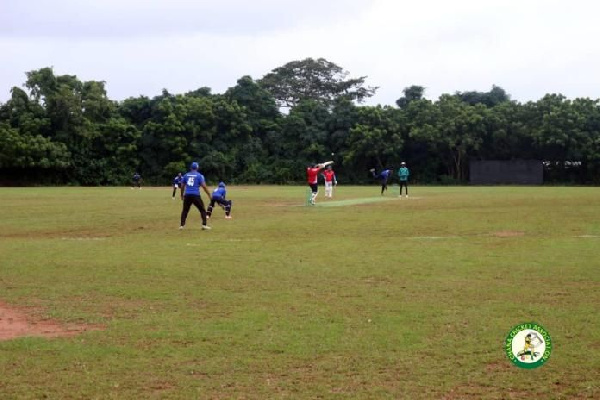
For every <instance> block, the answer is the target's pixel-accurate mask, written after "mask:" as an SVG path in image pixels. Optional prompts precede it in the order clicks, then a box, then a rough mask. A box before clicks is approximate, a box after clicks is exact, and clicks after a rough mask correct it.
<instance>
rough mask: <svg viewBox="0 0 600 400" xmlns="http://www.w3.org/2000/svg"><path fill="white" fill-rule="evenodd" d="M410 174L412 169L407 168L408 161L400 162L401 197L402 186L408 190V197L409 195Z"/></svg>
mask: <svg viewBox="0 0 600 400" xmlns="http://www.w3.org/2000/svg"><path fill="white" fill-rule="evenodd" d="M409 176H410V171H409V170H408V168H406V163H405V162H404V161H402V162H401V163H400V168H399V169H398V179H399V180H400V197H402V187H403V186H404V189H405V190H406V197H408V177H409Z"/></svg>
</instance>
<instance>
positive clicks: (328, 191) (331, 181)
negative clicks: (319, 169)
mask: <svg viewBox="0 0 600 400" xmlns="http://www.w3.org/2000/svg"><path fill="white" fill-rule="evenodd" d="M323 177H324V178H325V197H328V198H330V199H331V198H333V187H334V186H337V178H336V176H335V172H333V169H332V168H331V165H328V166H327V167H326V168H325V171H323Z"/></svg>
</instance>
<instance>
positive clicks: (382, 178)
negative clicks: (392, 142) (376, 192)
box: [370, 168, 392, 196]
mask: <svg viewBox="0 0 600 400" xmlns="http://www.w3.org/2000/svg"><path fill="white" fill-rule="evenodd" d="M370 171H371V174H373V178H375V179H378V180H379V182H380V183H381V195H382V196H383V192H385V191H386V190H387V182H388V179H389V178H390V176H392V170H391V169H384V170H383V171H381V172H380V173H379V174H377V173H375V168H371V169H370Z"/></svg>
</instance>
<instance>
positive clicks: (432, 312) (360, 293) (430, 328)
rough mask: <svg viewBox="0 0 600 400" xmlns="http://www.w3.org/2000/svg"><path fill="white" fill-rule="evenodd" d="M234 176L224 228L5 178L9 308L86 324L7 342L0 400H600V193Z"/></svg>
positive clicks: (85, 192) (3, 249)
mask: <svg viewBox="0 0 600 400" xmlns="http://www.w3.org/2000/svg"><path fill="white" fill-rule="evenodd" d="M228 189H229V195H230V196H229V197H230V198H231V199H232V200H233V202H234V203H233V212H232V215H233V219H232V220H225V219H224V213H223V212H222V210H221V209H219V208H217V209H216V210H215V212H214V214H213V219H212V220H211V221H210V224H211V225H212V227H213V230H212V231H201V229H200V220H199V215H198V212H197V211H196V210H194V209H192V211H191V212H190V216H189V218H188V224H187V226H186V229H185V230H183V231H179V230H178V227H179V213H180V211H181V202H180V201H179V200H178V199H177V200H172V199H171V196H170V194H171V189H169V188H144V189H143V190H131V189H129V188H23V189H16V188H15V189H13V188H3V189H0V255H1V256H0V304H1V305H4V306H5V307H11V310H13V311H14V310H18V311H19V312H22V313H23V314H24V315H26V316H27V318H28V320H29V323H30V324H42V323H43V322H42V321H46V322H48V321H53V322H54V323H56V324H57V325H59V326H62V327H65V329H68V327H69V326H77V327H82V326H89V327H91V329H89V330H84V329H80V331H81V332H79V331H78V332H77V333H78V334H77V335H67V336H61V337H55V338H47V337H38V336H28V337H20V338H13V339H12V340H6V341H0V398H7V399H39V398H51V399H84V398H85V399H94V398H98V399H104V398H108V399H110V398H114V399H117V398H118V399H129V398H131V399H142V398H144V399H153V398H154V399H170V398H172V399H190V398H214V399H217V398H223V399H225V398H248V399H267V398H320V399H375V398H377V399H379V398H389V399H398V398H405V399H511V398H515V399H517V398H518V399H525V398H538V399H571V398H573V399H585V398H589V399H592V398H600V314H599V310H600V307H599V304H600V189H598V188H550V187H536V188H533V187H491V188H476V187H467V188H464V187H463V188H461V187H452V188H434V187H426V188H419V187H413V188H411V197H412V196H415V197H417V198H418V199H411V198H409V199H405V198H402V199H398V198H397V196H396V194H395V192H393V191H390V192H388V194H387V195H386V196H384V197H383V198H382V197H380V196H379V188H378V187H375V186H373V187H344V186H338V187H337V188H336V191H335V194H334V196H335V198H334V199H333V200H325V199H323V197H322V196H319V199H318V203H317V206H316V207H300V206H299V205H300V204H303V202H304V197H305V190H306V188H304V187H272V186H266V187H264V186H254V187H236V186H231V187H229V188H228ZM0 314H1V313H0ZM1 318H2V315H0V323H2V322H4V323H6V322H7V321H4V320H2V319H1ZM529 321H535V322H538V323H540V324H542V325H543V326H544V327H545V328H546V329H547V330H548V332H549V333H550V335H551V336H552V340H553V351H552V355H551V357H550V359H549V361H548V362H547V363H546V365H544V366H542V367H540V368H538V369H535V370H526V369H520V368H517V367H515V366H513V365H512V364H511V363H510V361H509V360H508V359H507V357H506V356H505V353H504V341H505V338H506V336H507V334H508V332H509V330H510V329H511V328H512V327H513V326H515V325H516V324H519V323H522V322H529Z"/></svg>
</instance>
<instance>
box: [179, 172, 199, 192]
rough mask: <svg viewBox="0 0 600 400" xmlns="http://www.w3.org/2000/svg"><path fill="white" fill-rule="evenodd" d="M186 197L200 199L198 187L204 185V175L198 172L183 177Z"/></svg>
mask: <svg viewBox="0 0 600 400" xmlns="http://www.w3.org/2000/svg"><path fill="white" fill-rule="evenodd" d="M182 180H183V184H184V185H185V195H186V196H198V197H200V187H201V186H202V185H204V184H205V180H204V175H202V174H201V173H200V172H198V171H190V172H188V173H187V174H185V175H184V176H183V179H182Z"/></svg>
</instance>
